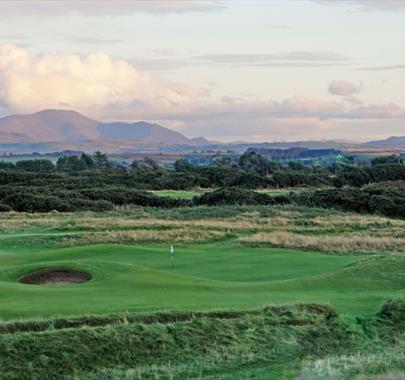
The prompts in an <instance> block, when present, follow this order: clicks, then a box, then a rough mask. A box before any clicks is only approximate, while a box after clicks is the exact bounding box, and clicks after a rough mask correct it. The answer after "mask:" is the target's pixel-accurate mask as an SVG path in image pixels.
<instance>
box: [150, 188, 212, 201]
mask: <svg viewBox="0 0 405 380" xmlns="http://www.w3.org/2000/svg"><path fill="white" fill-rule="evenodd" d="M209 191H212V190H211V189H205V190H200V191H198V190H154V191H152V193H154V194H156V195H159V196H160V197H170V198H177V199H192V198H193V197H195V196H198V195H201V194H202V193H205V192H209Z"/></svg>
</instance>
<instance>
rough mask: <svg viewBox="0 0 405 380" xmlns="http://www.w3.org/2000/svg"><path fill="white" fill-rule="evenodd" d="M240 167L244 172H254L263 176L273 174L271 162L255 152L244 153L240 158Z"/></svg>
mask: <svg viewBox="0 0 405 380" xmlns="http://www.w3.org/2000/svg"><path fill="white" fill-rule="evenodd" d="M239 166H240V167H241V169H243V170H246V171H253V172H256V173H259V174H261V175H268V174H269V173H270V172H271V165H270V161H269V160H267V159H266V158H264V157H263V156H262V155H261V154H258V153H256V152H254V151H247V152H245V153H243V154H242V156H240V158H239Z"/></svg>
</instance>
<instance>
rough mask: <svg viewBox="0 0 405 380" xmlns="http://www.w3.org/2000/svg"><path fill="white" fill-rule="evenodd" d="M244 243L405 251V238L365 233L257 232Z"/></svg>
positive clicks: (342, 250)
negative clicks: (306, 233) (345, 234)
mask: <svg viewBox="0 0 405 380" xmlns="http://www.w3.org/2000/svg"><path fill="white" fill-rule="evenodd" d="M239 240H240V241H241V242H243V243H249V244H254V245H257V244H258V245H270V246H276V247H289V248H299V249H311V250H317V251H326V252H338V253H353V252H359V253H364V252H367V253H370V252H387V253H391V252H405V239H403V238H394V237H374V236H367V235H366V236H364V235H351V236H335V235H323V236H322V235H320V236H311V235H299V234H294V233H291V232H282V231H277V232H273V233H271V232H270V233H266V232H262V233H257V234H254V235H252V236H244V237H241V238H240V239H239Z"/></svg>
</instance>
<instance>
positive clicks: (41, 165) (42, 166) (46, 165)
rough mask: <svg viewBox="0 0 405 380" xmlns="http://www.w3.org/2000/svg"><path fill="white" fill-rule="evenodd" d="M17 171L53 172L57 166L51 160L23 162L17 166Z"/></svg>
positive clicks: (19, 162)
mask: <svg viewBox="0 0 405 380" xmlns="http://www.w3.org/2000/svg"><path fill="white" fill-rule="evenodd" d="M15 167H16V169H17V170H21V171H26V172H53V171H54V170H55V165H54V164H53V163H52V161H49V160H43V159H38V160H21V161H18V162H17V163H16V164H15Z"/></svg>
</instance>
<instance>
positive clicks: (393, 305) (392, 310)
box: [377, 299, 405, 329]
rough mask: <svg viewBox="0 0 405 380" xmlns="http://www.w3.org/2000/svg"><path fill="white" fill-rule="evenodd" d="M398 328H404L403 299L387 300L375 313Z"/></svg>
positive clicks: (404, 306)
mask: <svg viewBox="0 0 405 380" xmlns="http://www.w3.org/2000/svg"><path fill="white" fill-rule="evenodd" d="M377 315H378V316H379V317H381V318H383V319H385V320H386V321H389V322H390V323H392V324H393V325H395V326H396V327H398V328H402V329H404V328H405V300H404V299H395V300H388V301H387V302H386V303H385V304H384V305H383V306H382V307H381V310H380V311H379V312H378V314H377Z"/></svg>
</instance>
